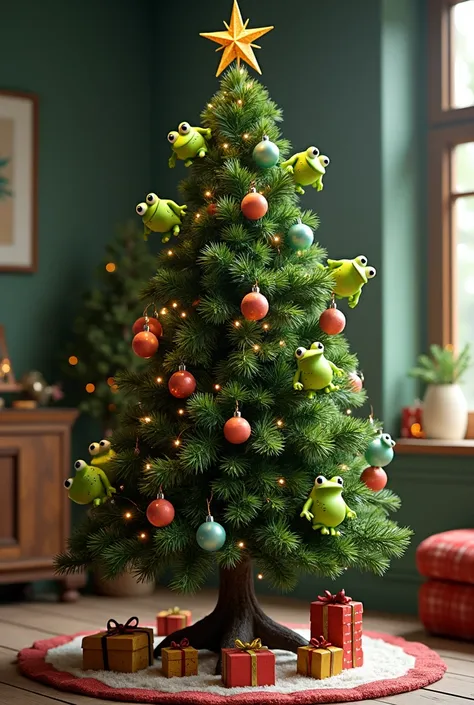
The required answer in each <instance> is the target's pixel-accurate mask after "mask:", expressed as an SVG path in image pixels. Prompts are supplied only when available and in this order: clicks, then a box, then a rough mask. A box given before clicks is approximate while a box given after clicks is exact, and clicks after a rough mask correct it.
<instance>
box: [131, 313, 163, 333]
mask: <svg viewBox="0 0 474 705" xmlns="http://www.w3.org/2000/svg"><path fill="white" fill-rule="evenodd" d="M145 326H148V328H149V330H150V331H151V332H152V333H153V335H156V337H157V338H161V336H162V335H163V326H162V325H161V323H160V322H159V320H158V319H157V318H154V317H152V318H148V316H142V317H141V318H137V320H136V321H135V323H134V324H133V327H132V332H133V334H134V335H136V334H137V333H140V331H142V330H144V329H145ZM145 330H146V329H145Z"/></svg>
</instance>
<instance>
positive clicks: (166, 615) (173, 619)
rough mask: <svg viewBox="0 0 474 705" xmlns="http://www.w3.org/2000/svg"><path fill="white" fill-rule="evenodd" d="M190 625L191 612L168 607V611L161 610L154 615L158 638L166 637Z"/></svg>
mask: <svg viewBox="0 0 474 705" xmlns="http://www.w3.org/2000/svg"><path fill="white" fill-rule="evenodd" d="M190 624H191V612H190V611H189V610H180V609H179V607H170V609H169V610H162V611H161V612H158V614H157V615H156V628H157V633H158V636H168V635H169V634H173V633H174V632H177V631H178V629H184V627H189V626H190Z"/></svg>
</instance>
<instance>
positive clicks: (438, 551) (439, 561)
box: [416, 529, 474, 585]
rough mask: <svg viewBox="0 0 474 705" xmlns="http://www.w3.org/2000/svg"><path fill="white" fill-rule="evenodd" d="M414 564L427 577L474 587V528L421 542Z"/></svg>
mask: <svg viewBox="0 0 474 705" xmlns="http://www.w3.org/2000/svg"><path fill="white" fill-rule="evenodd" d="M416 565H417V568H418V571H419V572H420V573H421V575H425V576H426V577H427V578H441V579H443V580H454V581H456V582H458V583H468V584H470V585H474V529H457V530H456V531H445V532H443V533H442V534H434V536H430V537H429V538H427V539H425V540H424V541H422V542H421V543H420V545H419V546H418V548H417V550H416Z"/></svg>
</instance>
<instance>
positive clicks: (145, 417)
mask: <svg viewBox="0 0 474 705" xmlns="http://www.w3.org/2000/svg"><path fill="white" fill-rule="evenodd" d="M142 421H143V423H150V421H151V418H150V417H149V416H144V417H143V419H142Z"/></svg>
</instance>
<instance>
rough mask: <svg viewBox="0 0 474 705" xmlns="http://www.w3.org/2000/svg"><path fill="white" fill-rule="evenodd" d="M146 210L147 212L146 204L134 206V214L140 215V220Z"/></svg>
mask: <svg viewBox="0 0 474 705" xmlns="http://www.w3.org/2000/svg"><path fill="white" fill-rule="evenodd" d="M147 210H148V206H147V204H146V203H139V204H138V206H136V208H135V212H136V213H137V214H138V215H141V216H142V218H143V216H144V215H145V213H146V212H147Z"/></svg>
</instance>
